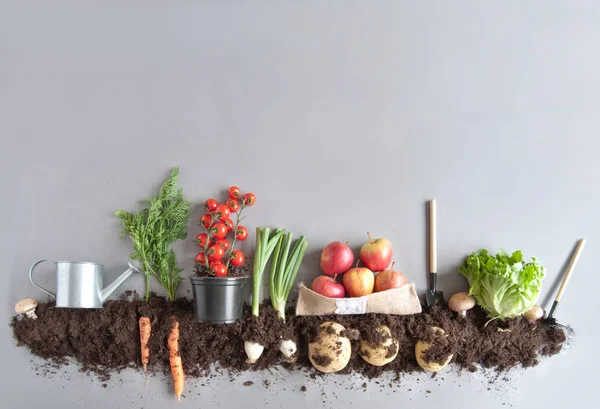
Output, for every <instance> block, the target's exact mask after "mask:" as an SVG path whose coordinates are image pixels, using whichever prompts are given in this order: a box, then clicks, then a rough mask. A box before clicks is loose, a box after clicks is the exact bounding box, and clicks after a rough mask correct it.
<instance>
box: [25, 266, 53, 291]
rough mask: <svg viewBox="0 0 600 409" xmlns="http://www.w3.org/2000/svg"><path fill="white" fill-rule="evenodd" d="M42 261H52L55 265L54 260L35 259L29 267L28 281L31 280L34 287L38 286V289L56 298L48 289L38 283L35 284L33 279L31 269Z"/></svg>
mask: <svg viewBox="0 0 600 409" xmlns="http://www.w3.org/2000/svg"><path fill="white" fill-rule="evenodd" d="M44 261H49V262H51V263H54V265H55V266H56V262H55V261H52V260H39V261H36V262H35V263H34V264H33V265H32V266H31V268H30V269H29V281H31V284H33V286H34V287H35V288H38V289H40V290H42V291H43V292H45V293H46V294H48V295H49V296H51V297H52V298H56V294H52V293H51V292H50V291H48V290H46V289H45V288H42V287H40V286H39V285H37V284H36V283H35V282H34V281H33V269H34V268H35V267H36V266H37V265H38V264H40V263H43V262H44Z"/></svg>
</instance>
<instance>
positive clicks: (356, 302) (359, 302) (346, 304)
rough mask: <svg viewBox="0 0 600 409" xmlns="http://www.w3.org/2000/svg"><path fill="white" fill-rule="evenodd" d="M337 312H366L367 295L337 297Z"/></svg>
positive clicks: (350, 313) (342, 313)
mask: <svg viewBox="0 0 600 409" xmlns="http://www.w3.org/2000/svg"><path fill="white" fill-rule="evenodd" d="M335 306H336V309H335V313H336V314H340V315H352V314H365V313H366V312H367V297H356V298H337V299H336V300H335Z"/></svg>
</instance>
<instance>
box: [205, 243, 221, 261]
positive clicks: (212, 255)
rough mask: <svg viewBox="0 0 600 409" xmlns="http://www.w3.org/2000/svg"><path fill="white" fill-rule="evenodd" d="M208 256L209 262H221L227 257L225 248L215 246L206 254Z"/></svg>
mask: <svg viewBox="0 0 600 409" xmlns="http://www.w3.org/2000/svg"><path fill="white" fill-rule="evenodd" d="M206 255H207V256H208V259H209V260H221V259H222V258H223V256H224V255H225V250H223V247H221V246H217V245H216V244H213V245H212V246H210V248H209V249H208V251H207V252H206Z"/></svg>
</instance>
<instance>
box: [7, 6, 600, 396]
mask: <svg viewBox="0 0 600 409" xmlns="http://www.w3.org/2000/svg"><path fill="white" fill-rule="evenodd" d="M83 3H90V2H65V1H54V2H6V1H4V2H2V4H1V6H0V90H1V91H0V138H2V139H1V140H2V150H1V152H0V170H1V172H0V175H1V176H0V177H1V178H2V182H1V185H0V186H1V189H2V200H0V214H2V229H1V233H0V234H1V236H0V238H1V240H0V253H1V256H2V258H1V259H2V260H4V263H5V264H4V268H3V272H4V274H3V277H4V285H3V286H2V291H1V292H2V294H3V295H4V296H3V300H2V303H1V308H2V311H3V316H4V319H5V320H6V321H8V319H9V318H10V316H11V315H12V307H13V303H14V302H15V301H16V300H18V299H20V298H22V297H24V296H33V297H37V298H40V299H42V298H43V294H42V293H41V292H39V291H37V290H35V289H34V288H33V287H31V285H30V284H29V282H28V279H27V270H28V267H29V266H30V264H31V263H33V262H34V261H35V260H36V259H39V258H42V257H43V258H50V259H73V260H77V259H78V260H84V259H85V260H95V261H98V262H102V263H104V264H105V265H106V267H107V268H108V269H109V272H108V275H109V276H110V277H114V276H115V275H116V274H117V273H118V272H119V270H121V268H122V266H124V265H125V262H126V259H127V255H128V253H129V251H130V244H129V242H124V241H121V240H120V239H119V237H120V235H119V232H118V223H117V221H116V220H115V219H114V218H113V216H112V214H113V212H114V211H115V210H116V209H118V208H121V207H125V208H128V209H132V208H134V207H135V204H136V202H137V201H138V200H140V199H143V198H146V197H148V196H149V195H151V194H153V193H154V191H155V189H156V188H157V187H158V186H159V184H160V182H161V181H162V180H163V179H164V178H165V177H166V175H167V174H168V171H169V169H170V167H172V166H174V165H179V166H180V167H181V185H182V186H183V188H184V191H185V194H186V195H187V196H188V197H189V198H190V199H192V200H193V201H194V202H195V203H197V204H200V203H201V202H202V201H203V200H205V199H206V198H207V197H209V196H212V195H214V194H215V192H218V191H220V190H221V189H223V188H226V187H227V186H228V185H229V184H234V183H235V184H238V185H239V186H241V187H242V188H244V189H247V190H251V191H254V192H255V193H256V195H257V197H258V203H257V205H256V206H255V207H254V208H252V209H251V210H249V211H248V214H247V216H248V219H247V220H248V223H247V225H248V227H249V228H250V229H253V228H254V227H255V226H256V225H257V224H261V225H267V224H270V225H276V226H285V227H287V228H289V229H290V230H291V231H293V232H296V233H298V234H299V233H303V234H305V235H307V237H308V239H309V241H310V254H309V257H307V260H306V262H305V263H304V265H303V267H302V270H301V275H302V277H303V278H304V279H306V280H307V281H310V280H311V279H312V278H313V277H314V276H315V275H317V274H318V255H319V252H320V249H322V247H323V246H324V245H325V244H326V243H328V242H329V241H332V240H339V239H341V240H349V241H350V242H351V243H352V245H353V246H355V247H359V246H360V244H362V243H363V242H364V241H365V238H366V236H365V233H366V231H371V232H373V233H374V234H375V235H377V236H385V237H388V238H389V239H390V240H391V241H392V242H393V244H394V246H395V249H396V253H397V256H396V261H397V265H398V266H399V267H400V268H401V269H402V270H403V271H405V272H406V273H407V275H408V277H409V278H410V279H411V280H413V281H414V282H415V283H416V285H417V287H418V288H419V290H420V291H423V290H424V289H425V286H426V275H425V270H426V264H425V261H426V256H425V231H424V226H425V201H426V200H428V199H430V198H432V197H435V198H437V199H438V201H439V204H438V206H439V263H440V274H441V277H440V279H441V286H442V288H443V290H445V291H446V293H451V292H452V291H455V290H458V289H463V288H466V286H465V282H464V280H463V279H462V278H461V277H460V276H459V275H458V273H457V271H456V270H457V266H458V265H459V264H460V263H461V261H462V259H463V258H464V256H465V255H466V254H468V253H469V252H471V251H473V250H475V249H477V248H480V247H488V248H491V249H494V250H496V249H498V248H499V247H504V248H506V249H509V250H514V249H523V250H524V251H525V252H526V254H527V255H535V256H537V257H539V258H540V259H541V260H542V261H543V262H544V263H545V264H546V265H547V266H548V273H549V275H548V278H547V280H546V282H545V289H544V293H543V297H542V301H544V302H545V305H546V306H547V305H548V301H549V299H550V297H551V295H552V294H553V293H552V291H551V289H552V285H553V283H554V282H555V281H556V279H557V277H558V276H559V274H560V273H561V272H562V271H563V268H564V264H565V262H566V260H567V259H568V257H569V255H570V253H571V251H572V250H573V247H574V244H575V242H576V240H577V239H579V238H580V237H586V238H587V239H588V246H587V248H586V250H585V252H584V254H583V257H582V259H581V261H580V264H579V266H578V269H577V271H576V273H575V276H574V278H573V280H572V285H571V286H570V287H569V289H568V290H567V293H566V295H565V297H564V299H563V305H562V306H561V308H560V310H559V317H560V319H561V320H562V321H565V322H567V323H570V324H572V325H573V326H574V327H575V329H576V330H577V338H576V343H575V345H574V347H572V348H571V349H570V350H569V351H568V352H566V353H563V354H561V355H559V356H556V357H554V358H552V359H550V360H547V361H544V362H543V363H542V364H541V365H540V366H538V367H537V368H534V369H530V370H527V371H525V372H514V373H512V374H511V375H510V376H511V381H501V380H499V381H498V382H497V383H496V384H495V385H492V386H491V390H487V389H488V388H489V387H490V385H488V380H489V376H491V375H488V376H485V375H484V374H483V373H481V372H479V373H476V374H458V373H457V372H456V371H455V370H451V371H450V372H448V373H446V374H444V376H443V380H442V379H440V377H438V378H437V379H429V377H428V376H410V377H406V378H405V379H404V380H403V384H402V385H401V386H395V387H394V388H392V389H390V388H389V387H387V386H386V384H384V385H377V384H375V383H369V385H368V389H367V390H368V393H363V392H362V388H361V387H360V385H361V384H362V383H363V382H364V380H363V379H361V378H360V377H341V376H331V377H328V378H326V379H324V380H319V381H313V380H309V379H307V377H306V375H304V374H298V373H286V372H278V371H275V372H272V373H258V374H243V375H242V376H241V377H238V378H235V379H234V380H233V382H230V379H229V377H228V376H223V377H220V378H215V379H212V380H201V381H200V382H199V383H197V384H189V387H187V388H186V392H185V395H186V398H185V399H183V401H182V403H181V404H180V405H179V406H178V407H182V408H183V407H189V408H192V407H202V408H209V407H239V406H240V405H244V406H245V407H256V406H259V405H260V406H261V407H262V406H267V407H288V408H300V407H305V406H308V405H309V404H310V405H316V406H323V405H324V406H327V407H357V408H358V407H365V405H367V404H368V405H369V406H372V407H398V406H399V405H406V404H408V405H410V406H411V407H414V406H417V405H419V407H426V408H433V407H439V406H440V405H445V406H446V407H459V406H460V407H461V408H480V407H484V406H485V407H488V408H496V407H498V408H500V407H505V406H503V405H511V406H512V407H528V408H550V407H565V406H566V405H569V404H570V405H572V404H573V403H575V402H577V403H578V404H585V403H590V401H591V400H592V396H593V395H594V388H595V387H596V383H595V381H594V375H593V372H592V368H594V367H595V366H596V365H598V363H599V358H600V355H599V352H598V351H599V350H598V348H597V346H596V343H597V342H598V337H599V335H600V332H599V331H600V330H599V326H598V304H597V301H596V299H595V296H596V294H595V292H594V289H595V288H598V286H599V285H600V279H599V278H598V277H599V276H598V274H596V271H594V268H595V256H596V255H597V253H598V247H597V243H598V242H599V241H600V235H599V232H598V227H599V221H600V220H599V219H598V216H597V209H598V207H599V206H600V192H599V189H598V181H597V180H598V174H599V172H600V165H599V164H598V161H597V156H598V149H599V148H600V143H599V142H598V138H599V135H600V119H599V118H600V117H599V114H598V113H599V110H600V102H599V101H600V99H599V97H598V96H599V95H600V79H599V78H600V77H599V75H598V73H599V72H600V55H599V52H598V44H599V40H600V24H599V23H600V5H599V4H598V2H595V1H578V2H567V1H564V2H557V1H529V2H522V1H503V2H481V1H460V2H443V1H418V2H417V1H413V2H409V1H372V2H355V1H344V2H342V1H337V2H335V1H321V2H316V1H313V2H308V1H306V2H293V3H292V2H279V1H278V2H275V1H272V2H267V1H262V2H253V4H252V5H250V3H249V2H232V1H205V2H181V1H172V2H156V1H154V2H135V3H134V2H102V3H103V4H100V2H96V3H92V4H83ZM167 3H168V4H167ZM193 3H195V4H193ZM199 215H200V211H199V210H198V208H196V209H195V211H194V215H193V216H194V220H195V219H196V218H197V217H199ZM191 233H192V234H193V235H194V236H195V234H197V233H198V229H197V228H196V227H195V226H194V225H192V229H191ZM195 252H196V248H195V247H194V245H193V244H192V243H190V242H186V243H181V244H180V245H179V246H178V254H179V256H180V260H181V264H182V266H184V267H185V268H186V274H188V273H189V271H190V269H191V267H192V265H193V262H192V260H193V256H194V254H195ZM45 282H46V283H47V284H48V285H49V286H50V285H52V284H51V279H50V278H49V277H48V278H47V279H46V281H45ZM141 285H142V280H141V278H135V279H131V280H130V281H129V282H128V283H127V285H126V286H127V287H128V288H140V287H141ZM180 295H182V296H185V295H188V296H189V284H188V283H187V282H186V281H184V282H183V284H182V286H181V288H180ZM0 328H1V330H0V331H1V332H2V334H1V337H0V338H1V339H2V341H1V342H2V348H1V349H0V350H1V352H0V354H1V357H2V359H1V362H2V363H3V368H4V369H3V371H2V372H3V376H2V377H3V380H2V382H0V391H1V396H2V401H3V402H7V403H8V405H7V406H4V407H11V408H13V407H14V408H17V407H24V408H25V407H32V406H38V405H42V404H43V405H45V406H48V407H60V408H73V407H81V405H82V404H85V406H86V407H89V408H98V407H143V408H159V407H164V406H165V405H167V404H168V405H173V406H175V402H174V397H173V395H172V394H171V392H170V388H171V385H170V383H169V381H168V379H159V378H154V379H152V380H151V383H150V384H149V385H147V386H146V385H145V384H144V381H143V377H142V376H141V375H140V374H139V373H135V372H125V373H123V374H121V375H119V376H116V377H114V378H113V380H112V381H110V382H109V385H108V386H109V387H108V388H106V389H104V388H102V387H101V386H100V384H101V383H102V382H100V381H98V380H97V379H95V378H88V377H86V376H83V375H81V374H79V373H78V372H77V369H76V368H74V367H71V368H69V369H67V370H66V372H64V373H63V372H62V371H61V372H60V373H59V374H56V375H53V376H47V377H44V376H37V375H36V371H35V369H33V368H32V363H31V359H32V357H31V355H30V353H29V352H28V351H27V350H26V349H24V348H17V347H15V342H14V341H13V340H12V338H11V335H10V329H9V328H8V327H7V325H3V326H0ZM275 378H277V380H276V379H275ZM264 379H267V380H270V381H272V382H273V384H272V386H271V388H270V389H265V388H263V387H262V386H260V385H259V383H260V382H262V380H264ZM246 380H254V381H255V382H256V384H255V386H254V387H244V386H243V385H242V383H243V382H244V381H246ZM202 384H204V386H202ZM301 385H307V387H308V392H307V393H305V394H303V393H301V392H300V391H299V388H300V386H301ZM409 388H410V389H411V390H409ZM428 390H429V391H431V393H427V392H426V391H428ZM322 401H325V402H326V403H324V404H323V403H322Z"/></svg>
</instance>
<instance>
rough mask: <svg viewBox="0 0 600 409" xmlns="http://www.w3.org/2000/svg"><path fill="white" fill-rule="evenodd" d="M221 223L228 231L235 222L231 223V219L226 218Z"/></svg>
mask: <svg viewBox="0 0 600 409" xmlns="http://www.w3.org/2000/svg"><path fill="white" fill-rule="evenodd" d="M223 224H224V225H225V226H227V233H229V232H230V231H232V230H233V228H234V227H235V224H233V221H232V220H231V219H227V220H225V221H224V222H223Z"/></svg>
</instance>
